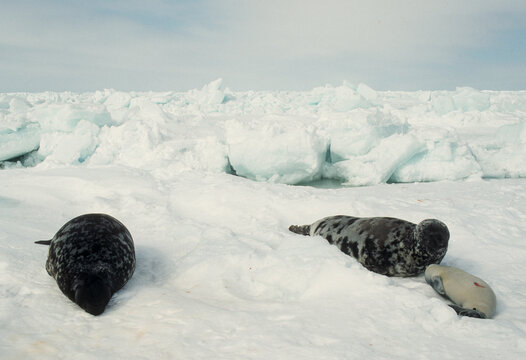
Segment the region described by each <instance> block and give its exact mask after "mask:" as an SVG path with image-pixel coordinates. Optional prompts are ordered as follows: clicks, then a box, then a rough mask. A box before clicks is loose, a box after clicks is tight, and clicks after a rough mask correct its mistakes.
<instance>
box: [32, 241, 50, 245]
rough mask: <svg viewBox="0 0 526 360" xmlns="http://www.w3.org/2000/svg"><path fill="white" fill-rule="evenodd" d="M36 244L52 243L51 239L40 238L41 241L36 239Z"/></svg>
mask: <svg viewBox="0 0 526 360" xmlns="http://www.w3.org/2000/svg"><path fill="white" fill-rule="evenodd" d="M35 244H40V245H50V244H51V240H39V241H35Z"/></svg>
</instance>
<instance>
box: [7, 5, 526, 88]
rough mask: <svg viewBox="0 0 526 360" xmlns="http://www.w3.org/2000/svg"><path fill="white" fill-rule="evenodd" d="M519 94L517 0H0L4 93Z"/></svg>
mask: <svg viewBox="0 0 526 360" xmlns="http://www.w3.org/2000/svg"><path fill="white" fill-rule="evenodd" d="M219 77H221V78H223V79H224V83H225V85H226V86H227V87H229V88H230V89H232V90H308V89H312V88H314V87H317V86H323V85H325V84H332V85H340V84H341V83H342V82H343V81H344V80H345V81H348V82H350V83H353V84H358V83H365V84H367V85H369V86H371V87H372V88H374V89H377V90H434V89H446V90H452V89H454V88H455V87H457V86H471V87H474V88H477V89H492V90H526V1H525V0H492V1H490V0H147V1H146V0H100V1H99V0H90V1H85V0H83V1H77V0H16V1H15V0H13V1H8V0H0V92H12V91H44V90H53V91H63V90H71V91H76V92H77V91H92V90H98V89H105V88H113V89H118V90H144V91H146V90H154V91H165V90H176V91H184V90H189V89H194V88H201V87H202V86H203V85H204V84H206V83H208V82H210V81H212V80H215V79H216V78H219Z"/></svg>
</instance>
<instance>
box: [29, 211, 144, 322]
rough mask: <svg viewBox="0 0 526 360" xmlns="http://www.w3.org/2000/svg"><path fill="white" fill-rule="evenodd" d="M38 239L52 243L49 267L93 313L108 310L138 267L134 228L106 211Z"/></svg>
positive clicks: (62, 286) (66, 292) (63, 286)
mask: <svg viewBox="0 0 526 360" xmlns="http://www.w3.org/2000/svg"><path fill="white" fill-rule="evenodd" d="M36 243H37V244H43V245H50V246H49V254H48V258H47V262H46V270H47V272H48V274H49V275H51V276H52V277H53V278H54V279H55V280H56V281H57V284H58V287H59V288H60V290H61V291H62V292H63V293H64V295H66V296H67V297H68V298H69V299H70V300H71V301H73V302H75V303H76V304H78V305H79V306H80V307H81V308H82V309H84V310H86V311H87V312H88V313H90V314H92V315H100V314H102V313H103V312H104V309H105V308H106V305H107V304H108V302H109V301H110V298H111V296H112V295H113V294H114V293H115V292H116V291H117V290H119V289H120V288H122V287H123V286H124V284H126V282H127V281H128V280H129V279H130V278H131V277H132V275H133V272H134V270H135V249H134V246H133V239H132V236H131V234H130V232H129V231H128V229H126V227H125V226H124V225H123V224H122V223H121V222H120V221H118V220H117V219H115V218H113V217H111V216H109V215H106V214H86V215H81V216H79V217H76V218H74V219H72V220H70V221H68V222H67V223H66V224H64V226H62V227H61V228H60V230H59V231H58V232H57V233H56V234H55V236H54V237H53V238H52V239H51V240H44V241H36Z"/></svg>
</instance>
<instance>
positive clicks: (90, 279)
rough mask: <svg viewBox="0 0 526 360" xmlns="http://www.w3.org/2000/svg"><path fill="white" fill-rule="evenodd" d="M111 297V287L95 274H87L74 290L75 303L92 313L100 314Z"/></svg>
mask: <svg viewBox="0 0 526 360" xmlns="http://www.w3.org/2000/svg"><path fill="white" fill-rule="evenodd" d="M110 298H111V289H110V288H109V286H107V285H106V284H105V283H104V281H103V280H102V279H101V278H100V277H98V276H96V275H87V277H86V278H85V279H84V280H82V281H80V284H79V285H78V287H77V289H76V290H75V303H77V304H78V305H79V306H80V307H81V308H83V309H84V310H86V312H88V313H90V314H92V315H100V314H102V313H103V312H104V310H105V309H106V305H108V302H109V301H110Z"/></svg>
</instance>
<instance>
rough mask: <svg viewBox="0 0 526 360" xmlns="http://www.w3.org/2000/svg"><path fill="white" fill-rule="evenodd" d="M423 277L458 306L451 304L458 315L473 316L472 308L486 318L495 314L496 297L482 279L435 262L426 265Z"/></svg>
mask: <svg viewBox="0 0 526 360" xmlns="http://www.w3.org/2000/svg"><path fill="white" fill-rule="evenodd" d="M425 279H426V281H427V283H428V284H430V285H431V286H432V287H433V288H434V289H435V290H436V292H438V293H439V294H440V295H442V296H444V297H447V298H449V299H450V300H451V301H452V302H454V303H455V304H456V305H457V306H458V307H460V309H459V308H458V307H455V306H452V307H453V308H454V309H455V310H456V311H457V313H459V314H460V315H468V316H473V315H470V312H471V313H472V310H475V312H479V313H482V314H483V315H484V316H485V317H486V318H491V317H493V315H494V314H495V308H496V305H497V298H496V296H495V293H494V292H493V290H492V289H491V287H490V286H489V285H488V284H487V283H486V282H485V281H484V280H482V279H480V278H478V277H476V276H473V275H471V274H469V273H467V272H465V271H463V270H460V269H458V268H455V267H452V266H442V265H435V264H433V265H429V266H428V267H427V269H426V272H425ZM464 310H465V311H464ZM475 317H478V316H475Z"/></svg>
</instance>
